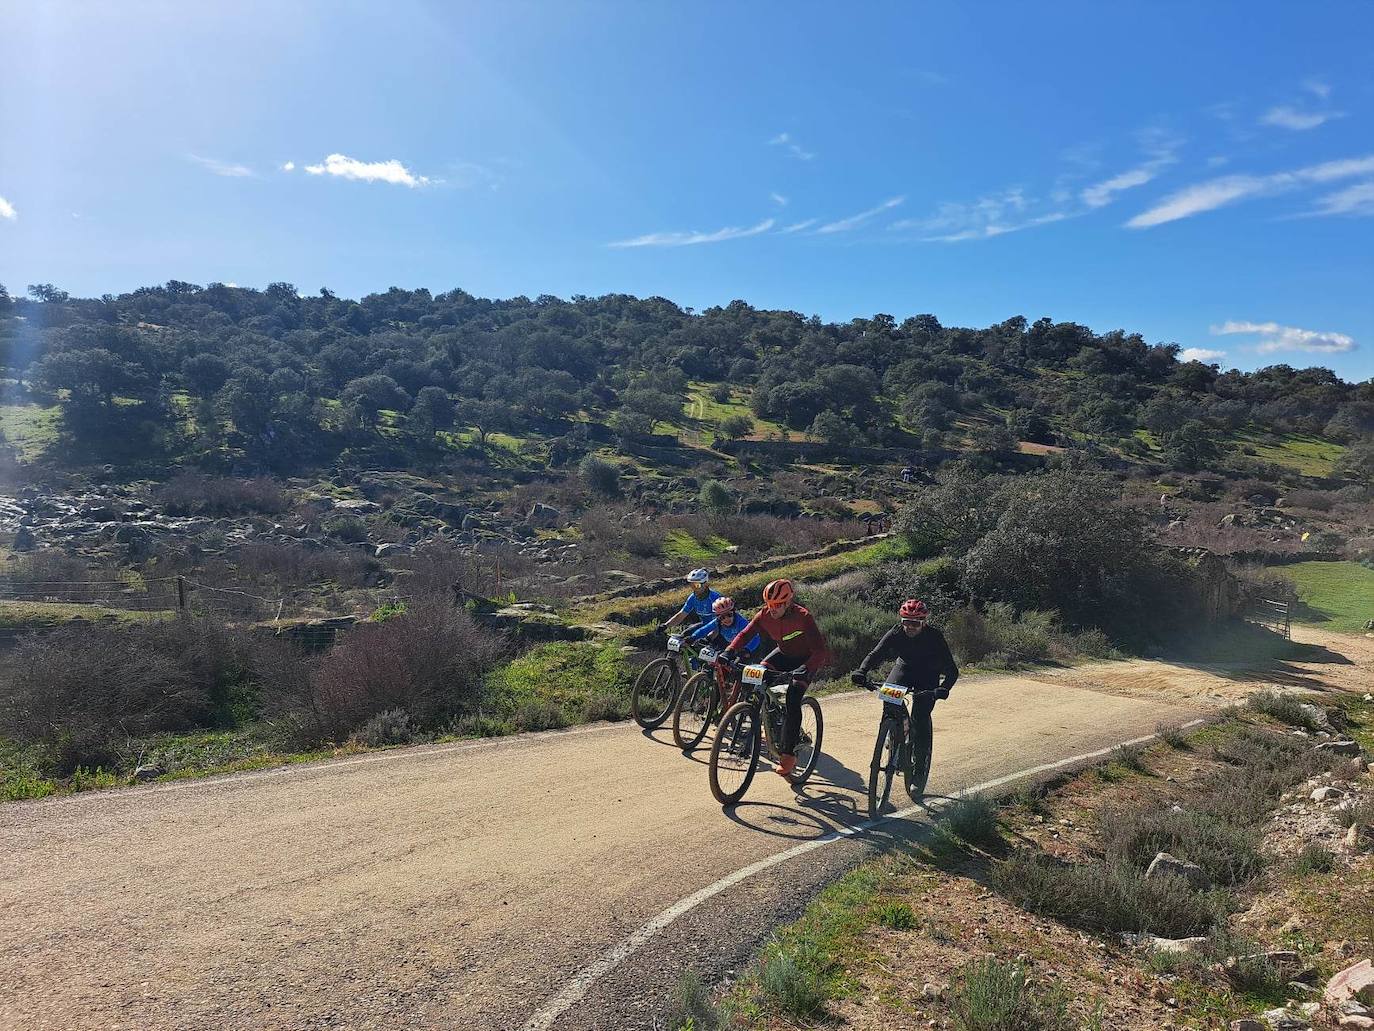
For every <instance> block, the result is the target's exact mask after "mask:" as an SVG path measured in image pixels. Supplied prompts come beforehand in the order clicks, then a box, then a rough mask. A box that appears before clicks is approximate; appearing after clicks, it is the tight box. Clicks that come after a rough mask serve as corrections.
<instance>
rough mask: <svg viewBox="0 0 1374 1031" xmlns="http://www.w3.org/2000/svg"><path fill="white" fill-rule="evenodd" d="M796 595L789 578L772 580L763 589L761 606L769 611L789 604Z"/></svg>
mask: <svg viewBox="0 0 1374 1031" xmlns="http://www.w3.org/2000/svg"><path fill="white" fill-rule="evenodd" d="M796 596H797V592H796V591H795V590H793V588H792V581H791V580H774V581H773V582H772V583H770V584H769V585H768V586H767V587H765V588H764V589H763V607H764V608H766V609H768V610H770V611H771V610H773V609H780V608H783V607H785V606H787V605H789V604H790V603H791V602H792V599H794V598H795V597H796Z"/></svg>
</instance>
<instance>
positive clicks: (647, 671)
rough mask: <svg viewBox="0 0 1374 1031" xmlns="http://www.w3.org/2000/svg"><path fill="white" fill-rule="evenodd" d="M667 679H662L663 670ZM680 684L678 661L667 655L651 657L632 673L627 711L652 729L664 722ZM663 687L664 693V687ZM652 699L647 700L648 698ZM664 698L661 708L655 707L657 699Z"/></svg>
mask: <svg viewBox="0 0 1374 1031" xmlns="http://www.w3.org/2000/svg"><path fill="white" fill-rule="evenodd" d="M665 673H666V674H667V679H666V680H665V679H663V674H665ZM681 687H682V674H681V672H680V671H679V670H678V666H677V663H676V662H674V661H673V660H672V659H669V658H660V659H654V660H653V661H652V662H650V663H649V664H648V665H647V666H645V667H644V668H643V669H642V670H640V671H639V676H637V677H635V686H634V691H633V692H632V693H631V695H630V713H631V714H632V715H633V716H634V718H635V722H636V723H638V724H639V725H640V726H641V727H643V728H644V729H645V730H654V729H656V728H658V727H660V726H662V725H663V721H664V720H666V719H667V718H668V717H669V716H670V715H672V712H673V705H674V703H676V702H677V696H678V694H679V693H680V691H681ZM665 688H666V694H665V693H663V689H665ZM650 698H652V699H655V701H654V702H652V703H648V704H646V700H647V699H650ZM659 698H662V699H663V705H662V708H661V709H658V708H654V705H656V704H657V701H656V700H657V699H659Z"/></svg>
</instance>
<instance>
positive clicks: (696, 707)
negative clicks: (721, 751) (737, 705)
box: [673, 669, 720, 752]
mask: <svg viewBox="0 0 1374 1031" xmlns="http://www.w3.org/2000/svg"><path fill="white" fill-rule="evenodd" d="M703 688H705V698H702V697H700V693H701V691H702V689H703ZM703 702H704V705H703V704H702V703H703ZM719 708H720V689H719V688H718V687H717V686H716V677H715V673H714V671H712V670H709V669H704V670H702V671H701V672H699V673H693V674H692V675H691V676H690V677H688V678H687V683H685V684H683V685H682V690H681V691H679V692H678V696H677V704H676V705H674V706H673V740H674V741H675V742H677V746H678V747H679V748H681V749H682V750H683V751H684V752H690V751H692V750H693V749H695V748H696V747H697V745H699V744H701V739H702V738H704V737H705V736H706V732H707V731H708V730H710V729H711V717H713V716H714V715H715V714H716V711H717V710H718V709H719ZM687 712H691V713H692V714H693V716H694V717H697V718H699V719H700V725H697V724H696V723H689V724H688V725H687V726H684V721H683V714H684V713H687Z"/></svg>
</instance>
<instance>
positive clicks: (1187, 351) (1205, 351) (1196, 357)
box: [1178, 347, 1226, 363]
mask: <svg viewBox="0 0 1374 1031" xmlns="http://www.w3.org/2000/svg"><path fill="white" fill-rule="evenodd" d="M1178 356H1179V358H1181V359H1182V360H1183V361H1185V362H1203V363H1206V362H1214V361H1216V360H1217V359H1218V358H1225V357H1226V352H1225V351H1213V350H1211V349H1210V348H1206V347H1185V348H1184V349H1183V350H1182V351H1180V352H1179V353H1178Z"/></svg>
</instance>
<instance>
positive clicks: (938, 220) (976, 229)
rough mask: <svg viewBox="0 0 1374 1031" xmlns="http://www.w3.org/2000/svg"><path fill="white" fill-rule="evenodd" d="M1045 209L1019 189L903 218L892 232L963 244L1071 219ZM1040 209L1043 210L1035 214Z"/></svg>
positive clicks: (1039, 202)
mask: <svg viewBox="0 0 1374 1031" xmlns="http://www.w3.org/2000/svg"><path fill="white" fill-rule="evenodd" d="M1044 207H1045V205H1044V204H1043V202H1041V201H1040V200H1038V199H1036V198H1034V197H1028V196H1026V193H1025V191H1024V190H1023V189H1022V188H1021V187H1019V186H1017V187H1013V188H1011V189H1008V190H1003V191H1001V192H1000V193H992V194H988V195H986V196H983V197H980V198H978V199H977V200H976V201H973V202H972V203H969V204H956V203H945V204H941V205H940V206H939V208H937V209H936V212H935V214H934V215H932V216H930V217H929V218H904V219H901V220H899V221H897V222H894V223H893V224H892V225H891V226H890V228H891V229H894V230H897V231H899V232H904V231H912V230H914V231H917V232H922V233H926V234H929V235H926V236H922V237H921V240H922V242H925V243H962V242H964V241H965V240H987V239H991V238H992V237H994V236H1005V235H1006V234H1007V233H1016V232H1020V231H1021V230H1023V229H1032V228H1034V227H1035V226H1043V225H1049V224H1050V223H1051V222H1062V221H1063V220H1064V219H1066V218H1070V217H1071V213H1070V212H1068V211H1063V210H1052V211H1044V210H1043V208H1044ZM1037 208H1039V209H1042V210H1041V211H1040V213H1039V214H1034V213H1033V212H1034V211H1035V210H1036V209H1037Z"/></svg>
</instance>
